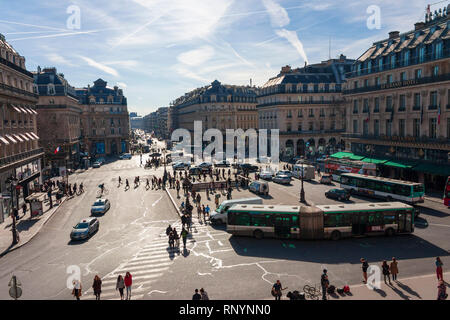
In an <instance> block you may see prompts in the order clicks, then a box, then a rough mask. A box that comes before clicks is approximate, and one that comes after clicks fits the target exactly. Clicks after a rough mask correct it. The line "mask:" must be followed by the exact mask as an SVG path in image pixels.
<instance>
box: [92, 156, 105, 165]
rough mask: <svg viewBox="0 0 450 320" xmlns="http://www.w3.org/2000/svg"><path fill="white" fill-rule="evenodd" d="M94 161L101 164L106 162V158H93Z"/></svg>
mask: <svg viewBox="0 0 450 320" xmlns="http://www.w3.org/2000/svg"><path fill="white" fill-rule="evenodd" d="M95 161H97V162H100V163H101V164H104V163H105V162H106V159H105V158H103V157H100V158H97V159H95Z"/></svg>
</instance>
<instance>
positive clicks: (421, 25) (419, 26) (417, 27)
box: [414, 22, 425, 31]
mask: <svg viewBox="0 0 450 320" xmlns="http://www.w3.org/2000/svg"><path fill="white" fill-rule="evenodd" d="M424 26H425V23H424V22H417V23H415V24H414V30H416V31H417V30H419V29H422V28H423V27H424Z"/></svg>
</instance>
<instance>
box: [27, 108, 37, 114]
mask: <svg viewBox="0 0 450 320" xmlns="http://www.w3.org/2000/svg"><path fill="white" fill-rule="evenodd" d="M28 110H30V113H34V114H38V113H37V112H36V111H35V110H34V109H33V108H31V107H28Z"/></svg>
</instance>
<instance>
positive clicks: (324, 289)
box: [320, 269, 330, 300]
mask: <svg viewBox="0 0 450 320" xmlns="http://www.w3.org/2000/svg"><path fill="white" fill-rule="evenodd" d="M320 285H321V286H322V300H327V290H328V287H329V285H330V281H329V280H328V275H327V269H323V273H322V275H321V276H320Z"/></svg>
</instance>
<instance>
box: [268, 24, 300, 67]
mask: <svg viewBox="0 0 450 320" xmlns="http://www.w3.org/2000/svg"><path fill="white" fill-rule="evenodd" d="M275 32H276V34H277V35H278V36H279V37H282V38H285V39H286V40H287V41H289V43H290V44H291V45H292V46H293V47H294V48H295V49H296V50H297V52H298V53H299V54H300V56H301V57H302V59H303V60H304V61H305V62H308V58H307V56H306V53H305V50H304V48H303V44H302V42H301V41H300V39H299V38H298V36H297V33H296V32H295V31H289V30H286V29H280V30H276V31H275Z"/></svg>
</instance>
